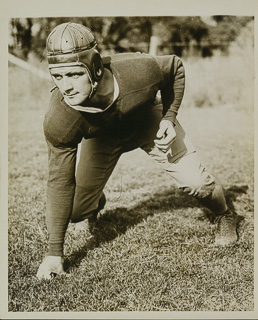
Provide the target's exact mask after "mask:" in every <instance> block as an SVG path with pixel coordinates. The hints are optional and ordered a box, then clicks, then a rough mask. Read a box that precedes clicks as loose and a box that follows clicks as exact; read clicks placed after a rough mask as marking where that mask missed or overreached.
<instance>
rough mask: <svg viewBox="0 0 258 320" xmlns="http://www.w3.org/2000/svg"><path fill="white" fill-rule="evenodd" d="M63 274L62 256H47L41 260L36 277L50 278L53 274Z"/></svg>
mask: <svg viewBox="0 0 258 320" xmlns="http://www.w3.org/2000/svg"><path fill="white" fill-rule="evenodd" d="M56 274H60V275H64V274H65V272H64V258H63V257H60V256H47V257H45V259H44V260H43V261H42V263H41V265H40V266H39V269H38V272H37V278H38V279H40V280H41V279H51V278H52V277H53V276H54V275H56Z"/></svg>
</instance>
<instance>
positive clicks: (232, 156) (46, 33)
mask: <svg viewBox="0 0 258 320" xmlns="http://www.w3.org/2000/svg"><path fill="white" fill-rule="evenodd" d="M254 31H255V15H254V14H253V15H244V14H242V15H240V14H237V15H236V14H214V15H210V14H209V15H202V14H200V15H196V14H193V15H189V14H185V15H184V14H180V15H173V14H172V12H171V11H169V12H168V13H167V14H163V15H158V14H157V15H155V14H154V15H148V14H140V15H127V14H124V15H105V14H104V15H103V13H102V14H100V15H86V14H84V13H82V14H81V15H77V16H74V15H63V16H54V15H53V16H36V17H33V16H30V15H27V16H24V15H22V16H19V15H18V14H17V15H16V16H11V17H9V18H8V253H7V254H8V266H7V268H8V301H7V304H8V307H7V308H8V312H9V313H11V315H12V316H15V314H25V313H32V314H31V316H33V313H42V314H45V312H46V313H58V312H62V313H64V314H65V313H66V312H69V313H71V312H77V313H78V314H80V313H82V314H83V313H89V316H88V317H91V316H90V313H92V318H94V317H96V313H98V315H99V318H103V317H104V315H107V317H109V316H110V317H112V316H114V314H115V317H116V318H124V317H127V318H133V317H134V316H133V313H132V312H137V317H136V318H141V315H143V314H145V313H146V315H149V317H150V318H151V317H154V318H163V317H164V318H166V317H168V316H170V318H172V317H173V316H172V314H173V312H185V318H187V316H186V315H187V313H190V317H192V318H194V317H195V316H194V313H195V312H204V314H205V313H209V312H211V313H213V312H215V313H216V312H226V313H227V312H233V313H235V315H236V313H237V312H247V315H248V313H252V312H254V311H255V296H254V294H255V283H254V256H255V255H254V235H255V232H254V191H255V189H254V164H255V163H254V129H255V128H254V117H255V99H254V96H255V88H254V78H255V69H254V68H255V50H254V49H255V38H254V36H255V32H254ZM125 312H126V316H125V315H124V313H125ZM94 313H95V316H94ZM111 315H112V316H111ZM115 317H114V318H115ZM207 317H208V315H207ZM213 318H214V316H213ZM224 318H227V317H226V316H224ZM243 318H245V316H244V317H243Z"/></svg>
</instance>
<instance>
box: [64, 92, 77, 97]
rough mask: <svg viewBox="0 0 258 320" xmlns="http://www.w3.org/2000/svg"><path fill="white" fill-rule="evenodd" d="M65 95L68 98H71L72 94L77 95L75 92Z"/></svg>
mask: <svg viewBox="0 0 258 320" xmlns="http://www.w3.org/2000/svg"><path fill="white" fill-rule="evenodd" d="M64 95H65V96H66V97H68V98H72V97H74V96H76V95H77V92H75V93H72V94H66V93H65V94H64Z"/></svg>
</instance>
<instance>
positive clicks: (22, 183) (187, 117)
mask: <svg viewBox="0 0 258 320" xmlns="http://www.w3.org/2000/svg"><path fill="white" fill-rule="evenodd" d="M229 61H230V60H228V67H230V65H229ZM195 63H196V64H197V63H198V64H199V67H200V66H201V64H200V62H195ZM205 63H206V64H205V65H204V66H206V69H205V68H204V66H203V65H202V68H201V69H200V68H198V65H196V64H194V63H191V64H190V63H189V66H188V74H189V78H188V82H187V85H188V87H187V90H186V93H187V96H186V98H185V100H184V103H183V105H182V108H181V112H180V116H179V119H180V121H181V122H182V124H183V126H184V127H185V129H186V131H188V133H189V134H190V135H191V137H192V140H193V141H194V143H195V146H196V148H197V150H198V151H199V154H200V157H201V158H202V160H203V163H204V164H205V165H207V167H208V169H209V170H210V171H211V172H213V173H214V174H215V175H216V176H217V177H218V178H219V180H220V181H221V182H222V184H223V185H224V188H225V191H226V196H227V200H228V202H229V204H230V206H231V207H234V209H235V210H236V211H237V213H238V214H239V215H240V216H241V221H240V225H239V241H238V243H237V244H236V245H234V246H232V247H229V248H219V247H214V246H213V241H214V228H215V227H214V225H213V224H211V223H210V222H209V221H208V219H207V218H206V216H205V212H204V211H203V210H202V208H201V207H200V206H199V205H198V204H197V202H195V200H194V199H192V198H190V197H187V196H186V195H184V194H183V193H181V192H179V191H178V190H177V189H176V187H175V186H174V185H173V184H172V183H171V181H170V179H169V178H168V177H167V176H166V175H165V173H164V172H163V171H161V170H157V169H156V168H157V167H156V164H154V163H153V162H152V161H151V160H150V159H149V158H148V157H147V156H146V155H145V154H143V153H142V152H141V151H140V150H136V151H133V152H131V153H128V154H125V155H123V157H122V158H121V160H120V162H119V163H118V166H117V168H116V169H115V172H114V174H113V175H112V177H111V179H110V181H109V182H108V185H107V186H106V195H107V198H108V202H107V205H106V208H105V210H104V212H103V215H102V217H101V218H100V220H99V222H98V227H99V229H97V230H96V232H95V234H93V235H91V234H89V232H88V231H87V230H82V231H78V230H75V228H74V225H69V228H68V231H67V235H66V245H65V255H66V261H65V267H66V270H67V274H68V276H67V277H55V278H54V279H53V280H52V281H47V280H46V281H41V282H39V281H38V280H37V279H36V277H35V274H36V272H37V268H38V266H39V264H40V262H41V260H42V258H43V257H44V254H45V252H46V250H47V231H46V226H45V216H44V214H45V186H46V178H47V150H46V145H45V141H44V137H43V132H42V121H43V117H44V113H45V111H46V107H47V103H48V99H49V88H50V87H51V83H47V82H45V81H43V80H39V79H36V78H35V77H34V76H32V75H30V74H28V73H27V72H25V71H22V70H21V69H19V68H17V67H14V66H13V65H11V66H10V68H9V264H8V265H9V274H8V276H9V291H8V293H9V311H14V312H17V311H20V312H31V311H252V310H253V309H254V279H253V277H254V259H253V250H254V242H253V236H254V230H253V228H254V224H253V218H254V216H253V213H254V206H253V201H254V181H253V178H254V177H253V160H254V158H253V157H254V155H253V147H254V145H253V129H254V128H253V105H252V99H251V100H248V99H247V100H246V97H247V96H249V95H248V92H249V91H248V90H250V92H252V75H250V74H249V75H248V76H249V77H250V78H249V79H246V78H245V79H241V76H239V77H238V80H239V82H237V79H236V78H235V74H234V72H237V74H238V73H239V70H237V71H234V67H233V66H232V68H231V69H230V72H231V73H230V75H227V77H226V79H224V77H222V78H221V79H220V80H218V79H216V74H218V73H217V71H216V70H218V64H217V65H216V63H215V61H214V60H211V61H210V64H209V63H208V62H205ZM225 65H226V61H225ZM195 70H200V72H202V73H203V77H202V78H204V79H205V75H206V74H207V73H208V72H209V84H212V83H216V88H214V86H213V87H212V85H209V86H207V87H206V88H203V92H201V91H198V90H199V89H198V90H197V89H196V91H194V92H192V91H191V90H192V89H191V81H194V76H195ZM240 74H241V75H243V73H241V71H240ZM220 76H221V74H220ZM191 77H192V78H191ZM198 77H200V78H201V74H198ZM206 77H207V76H206ZM210 78H212V79H210ZM230 78H231V79H232V86H237V87H238V90H236V88H232V90H231V91H230V90H229V89H228V88H229V86H228V83H229V81H230ZM198 79H199V78H198ZM223 79H224V81H225V83H224V86H223V83H218V81H222V80H223ZM233 80H234V81H233ZM241 81H243V82H244V83H245V84H246V81H249V82H248V83H249V86H245V87H243V86H242V84H241ZM196 82H197V83H198V81H197V80H196V79H195V83H194V84H193V86H195V87H196V88H197V84H196ZM250 88H251V89H250ZM214 90H217V91H216V92H214ZM219 90H220V92H219ZM241 92H242V93H241ZM227 93H228V98H227V99H226V97H227ZM234 94H235V96H234ZM207 96H209V97H212V99H209V101H212V103H213V104H211V103H210V102H209V103H208V105H209V107H205V99H206V98H207ZM197 97H198V99H199V100H198V101H203V102H202V103H201V104H200V105H199V106H200V107H202V108H196V107H194V106H193V104H194V103H196V102H197V100H196V99H197ZM205 97H206V98H205ZM219 97H220V98H219ZM222 98H223V99H222ZM234 98H235V100H234ZM221 99H222V100H221ZM226 100H227V101H226ZM190 102H191V103H190ZM193 102H194V103H193ZM222 102H223V103H222ZM154 172H155V174H154Z"/></svg>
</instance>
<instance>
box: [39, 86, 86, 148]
mask: <svg viewBox="0 0 258 320" xmlns="http://www.w3.org/2000/svg"><path fill="white" fill-rule="evenodd" d="M80 121H81V116H80V113H79V112H78V111H76V110H74V109H72V108H70V107H69V106H67V105H66V103H65V102H64V100H63V96H62V94H61V93H60V91H59V90H58V89H55V90H54V91H53V92H52V94H51V98H50V102H49V106H48V110H47V112H46V114H45V119H44V124H43V127H44V134H45V137H46V139H47V140H49V141H50V142H51V143H52V144H53V145H56V146H58V145H60V146H61V145H67V144H74V142H75V141H76V140H78V137H77V135H78V127H79V123H80Z"/></svg>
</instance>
